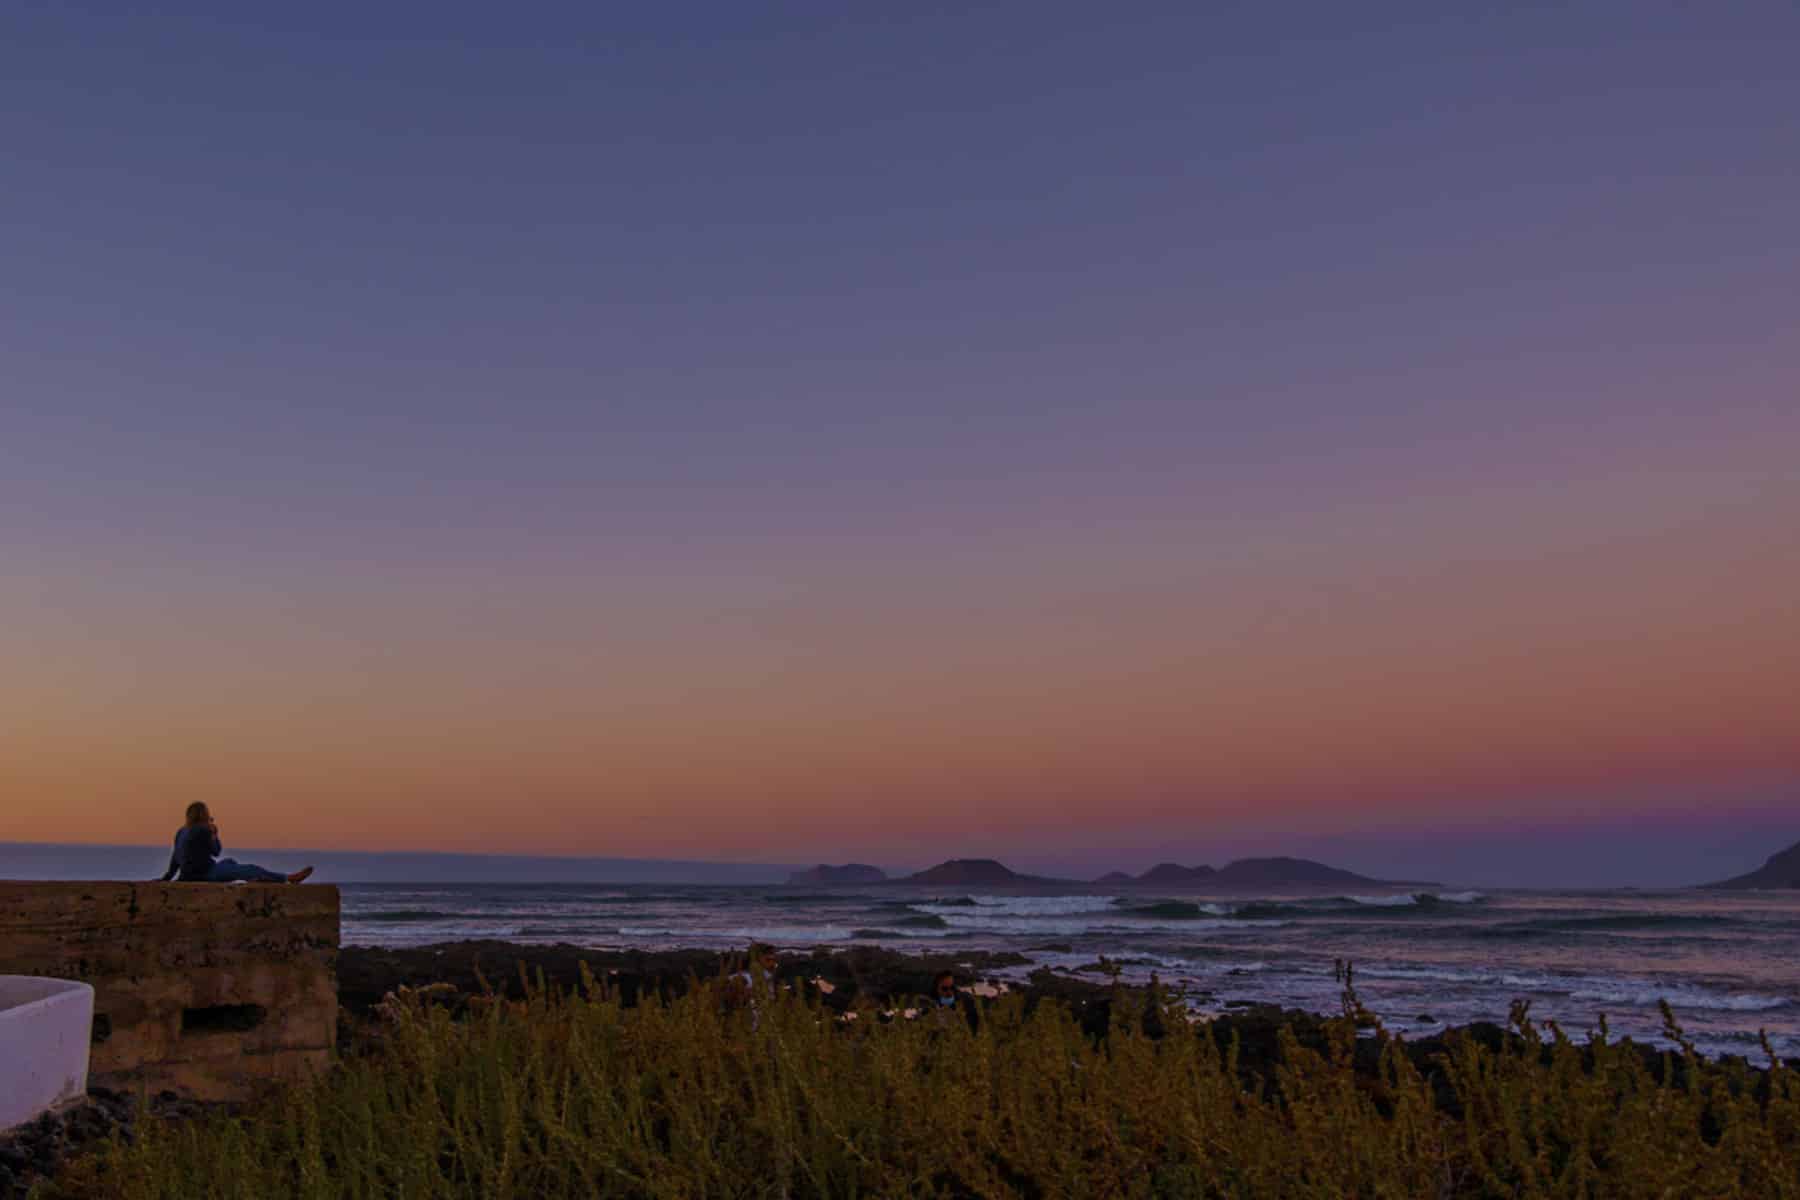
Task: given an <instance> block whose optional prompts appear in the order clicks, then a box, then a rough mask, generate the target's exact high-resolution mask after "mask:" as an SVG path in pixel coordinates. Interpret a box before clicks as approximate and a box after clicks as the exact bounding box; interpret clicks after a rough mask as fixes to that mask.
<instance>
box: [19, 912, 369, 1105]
mask: <svg viewBox="0 0 1800 1200" xmlns="http://www.w3.org/2000/svg"><path fill="white" fill-rule="evenodd" d="M338 910H339V899H338V890H337V889H336V888H335V887H329V886H318V885H307V886H301V887H294V886H291V885H288V884H241V885H238V884H222V883H173V884H167V883H103V882H78V883H46V882H32V883H13V882H0V973H5V974H17V975H45V976H50V977H53V978H57V979H74V980H79V981H80V982H83V983H87V984H90V985H92V987H93V989H94V1033H93V1044H92V1048H91V1051H90V1065H89V1068H88V1073H89V1078H90V1079H92V1080H93V1081H94V1082H95V1083H97V1084H101V1085H117V1086H122V1087H131V1088H138V1087H147V1088H149V1089H150V1090H152V1091H160V1090H164V1089H174V1090H176V1091H179V1092H182V1093H184V1094H186V1095H189V1096H193V1097H197V1098H200V1099H207V1100H228V1099H241V1098H245V1097H247V1096H248V1095H250V1094H251V1093H252V1092H254V1091H255V1090H257V1089H258V1088H259V1087H260V1086H261V1085H262V1084H264V1083H268V1082H281V1081H287V1080H297V1079H305V1078H308V1077H309V1076H311V1075H313V1074H315V1073H317V1072H319V1071H323V1070H325V1069H326V1068H327V1067H328V1066H329V1065H330V1063H331V1048H332V1045H333V1044H334V1042H335V1041H336V1027H337V1010H338V1006H337V986H336V981H335V979H334V978H333V977H332V963H333V960H334V958H335V956H336V954H337V947H338Z"/></svg>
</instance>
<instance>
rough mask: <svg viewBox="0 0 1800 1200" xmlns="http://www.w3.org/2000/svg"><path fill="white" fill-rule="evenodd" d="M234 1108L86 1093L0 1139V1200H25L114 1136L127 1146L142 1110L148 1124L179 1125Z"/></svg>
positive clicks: (168, 1097)
mask: <svg viewBox="0 0 1800 1200" xmlns="http://www.w3.org/2000/svg"><path fill="white" fill-rule="evenodd" d="M234 1107H235V1106H232V1105H223V1104H204V1103H201V1102H199V1101H196V1100H184V1099H181V1098H180V1097H178V1096H176V1095H175V1094H174V1093H173V1092H163V1093H162V1094H160V1095H157V1096H152V1097H147V1098H145V1099H143V1100H141V1101H140V1099H139V1098H138V1097H135V1096H130V1095H127V1094H125V1093H123V1092H117V1091H113V1090H112V1089H111V1088H103V1087H94V1088H89V1089H88V1097H87V1103H86V1104H82V1105H79V1106H77V1107H75V1108H69V1109H64V1110H63V1111H61V1112H54V1113H45V1114H44V1115H43V1116H40V1117H38V1118H37V1119H36V1120H33V1121H29V1122H27V1123H26V1124H24V1125H21V1126H19V1127H18V1128H17V1129H10V1130H7V1131H6V1132H5V1133H0V1200H24V1197H25V1196H27V1195H28V1194H29V1193H30V1191H31V1188H32V1185H33V1184H35V1183H36V1182H37V1181H38V1180H40V1179H49V1178H51V1177H52V1176H54V1175H55V1174H56V1172H57V1171H58V1170H59V1169H60V1168H61V1167H62V1165H63V1163H65V1162H67V1161H69V1160H70V1159H73V1158H75V1157H76V1156H78V1155H81V1154H85V1153H87V1152H89V1151H91V1150H97V1149H99V1148H100V1146H101V1144H102V1143H104V1142H105V1141H106V1140H107V1139H109V1138H111V1137H112V1136H113V1134H115V1133H117V1134H118V1135H119V1137H120V1138H122V1139H123V1140H125V1141H128V1142H129V1141H131V1140H132V1139H133V1138H134V1137H135V1136H136V1133H135V1130H136V1126H137V1122H138V1120H139V1118H140V1116H141V1113H142V1111H143V1110H145V1109H147V1111H148V1112H149V1115H150V1118H151V1119H152V1120H161V1121H183V1120H188V1119H190V1118H192V1117H197V1116H199V1115H201V1114H202V1113H206V1112H211V1111H213V1110H215V1109H224V1110H227V1111H230V1110H232V1109H233V1108H234Z"/></svg>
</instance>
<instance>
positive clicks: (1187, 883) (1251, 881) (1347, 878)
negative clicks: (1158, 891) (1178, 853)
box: [1094, 856, 1438, 888]
mask: <svg viewBox="0 0 1800 1200" xmlns="http://www.w3.org/2000/svg"><path fill="white" fill-rule="evenodd" d="M1094 882H1095V883H1103V884H1106V885H1107V886H1109V887H1209V888H1246V887H1436V886H1438V885H1437V883H1436V881H1434V880H1427V879H1374V878H1371V877H1370V876H1367V875H1358V874H1357V873H1356V872H1355V871H1346V870H1344V869H1343V868H1342V867H1332V866H1327V865H1326V864H1324V863H1322V862H1314V861H1313V860H1312V859H1310V858H1288V857H1285V856H1277V857H1274V858H1240V859H1236V860H1234V861H1232V862H1229V863H1227V864H1226V865H1225V866H1223V867H1210V866H1206V865H1205V864H1202V865H1200V866H1195V867H1184V866H1182V865H1181V864H1180V863H1172V862H1165V863H1158V864H1157V865H1156V866H1154V867H1151V868H1150V869H1149V870H1148V871H1145V872H1144V873H1143V874H1142V875H1138V876H1131V875H1127V874H1125V873H1124V872H1123V871H1114V872H1112V873H1111V874H1108V875H1102V876H1101V877H1100V878H1099V879H1096V880H1095V881H1094Z"/></svg>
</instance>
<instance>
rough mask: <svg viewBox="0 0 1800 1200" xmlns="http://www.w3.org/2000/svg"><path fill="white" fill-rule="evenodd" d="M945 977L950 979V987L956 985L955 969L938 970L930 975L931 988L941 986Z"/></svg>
mask: <svg viewBox="0 0 1800 1200" xmlns="http://www.w3.org/2000/svg"><path fill="white" fill-rule="evenodd" d="M946 979H948V980H949V981H950V986H951V987H955V986H956V972H955V971H939V972H938V973H937V974H936V975H933V976H932V977H931V986H932V987H933V988H938V987H942V986H943V984H944V980H946Z"/></svg>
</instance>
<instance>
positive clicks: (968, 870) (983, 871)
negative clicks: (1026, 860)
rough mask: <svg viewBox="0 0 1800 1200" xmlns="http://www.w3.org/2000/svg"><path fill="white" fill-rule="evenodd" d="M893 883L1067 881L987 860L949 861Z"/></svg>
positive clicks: (988, 884)
mask: <svg viewBox="0 0 1800 1200" xmlns="http://www.w3.org/2000/svg"><path fill="white" fill-rule="evenodd" d="M893 882H895V883H914V884H923V885H928V886H930V887H1007V886H1009V885H1010V886H1017V885H1019V884H1031V883H1070V882H1073V881H1072V880H1067V879H1045V878H1043V877H1042V876H1038V875H1021V874H1019V873H1018V872H1017V871H1014V870H1012V869H1011V868H1010V867H1007V866H1005V865H1003V864H1001V863H999V862H996V861H995V860H994V859H991V858H953V859H951V860H949V861H948V862H941V863H939V864H938V865H937V866H935V867H932V868H930V869H929V870H924V871H920V872H919V873H918V874H916V875H908V876H907V877H906V878H905V879H897V880H894V881H893Z"/></svg>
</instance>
